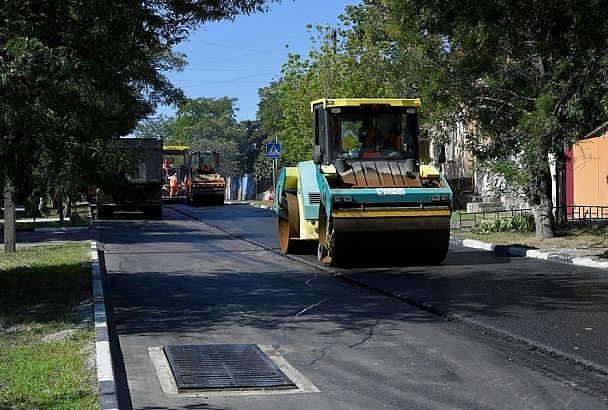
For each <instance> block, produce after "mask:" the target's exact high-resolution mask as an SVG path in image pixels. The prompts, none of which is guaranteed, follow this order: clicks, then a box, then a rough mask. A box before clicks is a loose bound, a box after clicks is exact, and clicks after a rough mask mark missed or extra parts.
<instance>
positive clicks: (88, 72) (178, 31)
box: [0, 0, 273, 249]
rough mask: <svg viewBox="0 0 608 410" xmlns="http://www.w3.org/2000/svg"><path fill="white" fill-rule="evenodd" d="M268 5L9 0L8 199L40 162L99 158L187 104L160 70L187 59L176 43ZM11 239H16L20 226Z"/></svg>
mask: <svg viewBox="0 0 608 410" xmlns="http://www.w3.org/2000/svg"><path fill="white" fill-rule="evenodd" d="M268 1H273V0H268ZM266 3H267V0H220V1H215V0H213V1H212V0H177V1H171V2H159V1H156V0H143V1H139V2H130V1H122V0H119V1H114V2H82V1H76V0H49V1H42V2H40V1H7V2H2V3H1V4H0V15H1V16H2V18H1V19H0V161H1V162H2V164H3V167H2V168H0V180H1V181H2V182H3V185H4V186H5V187H8V188H10V189H9V191H8V193H7V194H8V197H7V198H9V200H11V199H10V198H11V197H12V190H13V189H14V188H18V187H20V186H23V185H24V184H25V183H26V182H27V180H28V179H30V178H31V175H35V172H33V171H34V170H35V169H36V168H39V167H41V168H47V169H53V168H54V169H62V170H65V169H70V168H71V167H74V166H75V165H76V164H77V159H78V157H79V155H76V153H82V152H88V153H89V155H90V156H92V155H94V154H95V150H96V149H98V148H99V147H100V146H103V145H104V144H103V142H104V141H107V140H108V139H110V138H114V137H117V136H119V135H126V134H128V133H129V132H130V131H131V130H133V128H134V127H135V125H136V123H137V121H139V120H140V119H142V118H144V117H145V116H147V115H149V114H150V113H151V112H152V111H153V110H154V108H155V107H156V106H157V105H158V104H159V103H164V104H175V103H177V102H179V101H180V100H182V99H183V94H182V92H181V90H179V89H177V88H176V87H174V86H173V85H172V84H171V83H170V82H169V80H168V79H167V78H166V77H165V76H164V75H162V74H161V73H162V70H169V69H175V68H179V67H180V66H181V64H183V59H182V58H180V56H178V55H176V54H174V53H173V52H172V51H171V47H172V46H173V45H175V44H177V43H179V42H180V41H182V40H184V39H185V38H186V37H187V35H188V33H189V32H190V31H192V30H193V29H194V28H195V27H197V26H198V25H199V24H201V23H203V22H205V21H215V20H220V19H225V18H232V17H234V16H235V15H237V14H240V13H251V12H253V11H256V10H263V9H264V7H265V6H264V5H265V4H266ZM67 151H71V152H74V153H75V155H71V156H70V155H64V154H65V153H66V152H67ZM46 181H47V182H50V183H53V184H62V183H63V181H64V178H63V177H62V173H61V172H59V173H56V174H55V175H54V176H49V178H46ZM69 185H70V186H71V185H73V184H69ZM9 217H12V216H11V215H9ZM6 240H9V241H11V240H12V241H13V243H14V232H13V233H12V234H11V235H5V241H6ZM13 249H14V246H13Z"/></svg>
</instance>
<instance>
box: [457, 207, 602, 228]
mask: <svg viewBox="0 0 608 410" xmlns="http://www.w3.org/2000/svg"><path fill="white" fill-rule="evenodd" d="M522 214H529V215H531V214H532V209H510V210H505V211H486V212H471V213H459V214H458V223H457V227H458V228H470V227H473V226H476V225H477V223H478V222H480V221H483V220H484V219H491V218H512V217H514V216H515V215H522ZM553 215H555V218H556V220H557V221H558V223H569V224H573V225H585V224H588V225H607V224H608V206H597V205H569V206H566V207H559V208H558V207H554V208H553Z"/></svg>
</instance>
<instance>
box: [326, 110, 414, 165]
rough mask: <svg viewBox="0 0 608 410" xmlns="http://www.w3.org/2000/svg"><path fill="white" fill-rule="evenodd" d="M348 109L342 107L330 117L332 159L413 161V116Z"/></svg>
mask: <svg viewBox="0 0 608 410" xmlns="http://www.w3.org/2000/svg"><path fill="white" fill-rule="evenodd" d="M349 108H350V107H343V108H341V109H340V112H339V113H336V112H334V113H333V116H332V117H331V121H330V122H331V124H330V126H331V135H333V138H332V140H333V141H332V142H333V144H332V145H333V158H334V159H337V158H345V159H348V158H359V159H365V158H369V159H374V160H378V159H387V160H388V159H417V153H418V147H417V137H418V130H417V121H416V117H415V114H407V113H406V112H405V111H404V110H399V109H395V110H391V111H389V112H387V111H386V110H383V111H382V112H378V113H375V112H373V110H365V109H361V108H360V107H356V108H350V109H349Z"/></svg>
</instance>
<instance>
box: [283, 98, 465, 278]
mask: <svg viewBox="0 0 608 410" xmlns="http://www.w3.org/2000/svg"><path fill="white" fill-rule="evenodd" d="M420 105H421V104H420V100H419V99H384V98H335V99H327V98H323V99H319V100H315V101H313V102H312V103H311V111H312V115H313V117H314V130H315V133H314V147H313V159H312V160H311V161H304V162H300V163H298V164H297V166H295V167H286V168H283V169H282V171H281V173H280V176H279V178H278V180H277V186H276V189H275V209H276V212H277V215H278V225H279V242H280V246H281V250H282V251H283V252H284V253H293V252H297V251H298V249H301V248H302V245H306V244H309V245H311V244H313V245H317V254H318V258H319V260H321V261H322V262H323V263H324V264H325V265H328V266H340V265H348V264H352V263H358V262H360V261H361V260H363V261H365V262H366V263H369V262H374V261H379V262H381V261H383V260H387V261H388V260H390V261H395V260H397V261H399V262H400V263H402V264H408V265H411V264H424V265H435V264H440V263H441V262H442V261H443V260H444V259H445V257H446V254H447V251H448V247H449V242H450V216H451V204H452V196H453V194H452V190H451V189H450V186H449V185H448V183H447V180H446V179H445V177H444V176H443V174H442V173H441V172H440V169H439V165H434V164H423V163H422V162H421V160H420V148H419V134H420V130H419V125H418V112H419V109H420ZM438 151H439V152H440V153H443V152H444V150H441V149H439V150H438ZM442 157H445V155H444V154H443V155H440V156H439V158H438V159H437V164H440V163H443V162H445V158H442ZM355 261H358V262H355Z"/></svg>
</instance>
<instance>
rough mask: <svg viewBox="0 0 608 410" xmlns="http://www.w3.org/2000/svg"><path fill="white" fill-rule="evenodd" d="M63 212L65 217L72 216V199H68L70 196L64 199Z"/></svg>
mask: <svg viewBox="0 0 608 410" xmlns="http://www.w3.org/2000/svg"><path fill="white" fill-rule="evenodd" d="M63 209H64V212H63V215H64V217H65V218H71V216H72V201H71V200H70V197H66V201H65V206H64V208H63Z"/></svg>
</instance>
